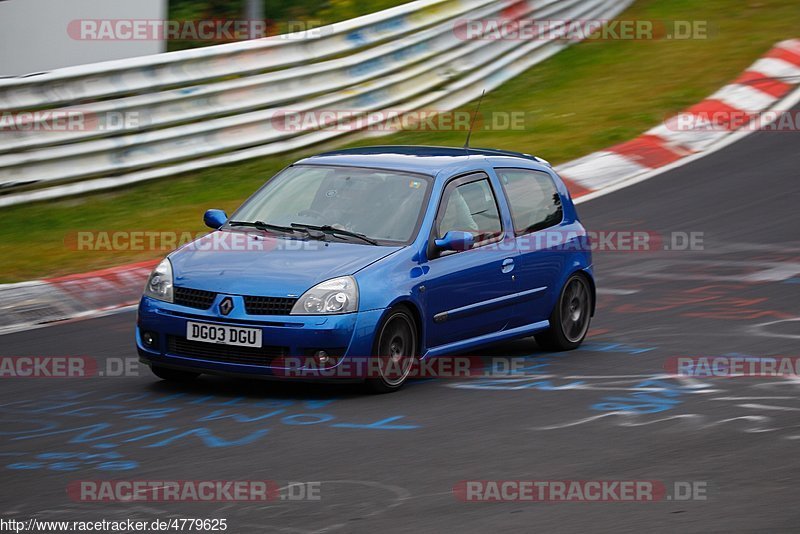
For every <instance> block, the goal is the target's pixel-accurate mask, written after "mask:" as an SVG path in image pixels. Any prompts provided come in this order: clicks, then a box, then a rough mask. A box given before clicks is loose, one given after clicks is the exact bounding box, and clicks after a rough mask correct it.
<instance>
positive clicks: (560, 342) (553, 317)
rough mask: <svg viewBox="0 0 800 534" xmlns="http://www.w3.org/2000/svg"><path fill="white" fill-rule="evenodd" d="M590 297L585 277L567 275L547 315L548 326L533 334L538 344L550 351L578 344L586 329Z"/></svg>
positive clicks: (569, 348) (581, 275) (582, 338)
mask: <svg viewBox="0 0 800 534" xmlns="http://www.w3.org/2000/svg"><path fill="white" fill-rule="evenodd" d="M592 300H593V297H592V290H591V287H590V286H589V280H588V279H587V278H586V276H584V275H583V274H573V275H572V276H570V277H569V279H567V281H566V283H565V284H564V287H563V288H562V289H561V294H560V295H559V297H558V301H557V302H556V305H555V307H554V308H553V313H551V314H550V328H548V329H547V330H545V331H544V332H541V333H539V334H536V335H535V336H534V337H535V338H536V342H537V343H538V344H539V347H541V348H542V349H544V350H547V351H551V352H560V351H565V350H573V349H577V348H578V347H580V345H581V343H583V340H584V338H585V337H586V333H587V332H588V331H589V323H590V322H591V319H592V317H591V315H592V309H593V305H594V303H593V302H592Z"/></svg>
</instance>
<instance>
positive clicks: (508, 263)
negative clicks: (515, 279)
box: [502, 258, 514, 274]
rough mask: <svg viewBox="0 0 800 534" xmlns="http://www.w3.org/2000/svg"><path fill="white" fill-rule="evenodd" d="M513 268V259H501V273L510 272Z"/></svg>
mask: <svg viewBox="0 0 800 534" xmlns="http://www.w3.org/2000/svg"><path fill="white" fill-rule="evenodd" d="M513 270H514V260H512V259H511V258H506V259H504V260H503V269H502V271H503V273H504V274H506V273H510V272H511V271H513Z"/></svg>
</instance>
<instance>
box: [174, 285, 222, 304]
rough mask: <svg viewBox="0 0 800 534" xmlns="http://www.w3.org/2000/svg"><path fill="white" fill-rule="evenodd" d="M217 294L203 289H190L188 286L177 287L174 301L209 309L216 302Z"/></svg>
mask: <svg viewBox="0 0 800 534" xmlns="http://www.w3.org/2000/svg"><path fill="white" fill-rule="evenodd" d="M216 297H217V294H216V293H214V292H213V291H203V290H202V289H189V288H188V287H176V288H175V290H174V293H173V301H174V302H175V304H179V305H181V306H188V307H190V308H197V309H198V310H207V309H209V308H210V307H211V304H213V303H214V299H215V298H216Z"/></svg>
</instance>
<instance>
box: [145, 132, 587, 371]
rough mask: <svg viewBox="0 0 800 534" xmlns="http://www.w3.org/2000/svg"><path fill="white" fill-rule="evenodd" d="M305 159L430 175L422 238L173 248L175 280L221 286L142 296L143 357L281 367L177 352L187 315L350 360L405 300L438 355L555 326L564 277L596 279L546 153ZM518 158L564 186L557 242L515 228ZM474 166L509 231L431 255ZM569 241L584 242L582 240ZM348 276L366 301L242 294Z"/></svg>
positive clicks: (420, 150) (179, 363)
mask: <svg viewBox="0 0 800 534" xmlns="http://www.w3.org/2000/svg"><path fill="white" fill-rule="evenodd" d="M297 164H303V165H334V166H353V167H365V168H377V169H386V170H394V171H406V172H413V173H419V174H425V175H428V176H431V177H432V178H433V184H432V188H431V191H430V195H429V197H428V201H427V207H426V208H425V211H424V216H423V220H422V223H421V227H420V229H419V232H418V233H417V235H416V236H415V238H414V239H413V242H411V243H410V244H408V245H407V246H370V245H366V244H360V243H357V242H355V241H354V242H321V241H302V242H301V243H305V244H306V245H307V246H298V247H285V246H284V247H272V248H271V247H269V246H268V247H266V249H265V250H263V251H252V250H245V251H224V252H219V251H204V250H203V249H204V247H202V246H187V247H184V248H183V249H179V250H177V251H175V252H173V253H172V254H170V256H169V258H170V261H171V262H172V265H173V272H174V285H175V286H176V287H186V288H192V289H196V290H204V291H210V292H214V293H216V297H215V300H214V303H213V304H212V305H211V307H210V308H209V309H207V310H198V309H193V308H187V307H185V306H179V305H177V304H171V303H167V302H162V301H159V300H155V299H152V298H148V297H143V298H142V300H141V303H140V306H139V315H138V325H137V346H138V349H139V353H140V356H141V358H142V359H143V361H145V362H146V363H149V364H159V365H164V366H166V367H176V368H186V369H195V370H198V371H202V372H217V373H237V374H255V375H265V376H269V375H271V374H274V371H275V366H273V365H248V364H246V363H242V362H238V363H233V362H219V361H210V360H206V359H204V358H203V357H202V354H195V355H186V354H182V355H181V354H175V353H171V352H170V350H169V348H168V341H167V336H182V335H185V331H186V322H187V321H189V320H192V321H201V322H206V323H211V324H228V325H239V326H245V327H257V328H260V329H261V330H262V333H263V334H262V335H263V339H264V344H265V345H275V346H280V347H283V348H284V350H286V351H287V352H288V354H291V355H297V356H300V355H303V354H307V351H309V350H314V349H332V350H337V351H339V352H341V356H343V357H342V358H341V359H339V360H338V363H337V364H341V363H342V362H343V361H344V360H345V359H346V358H347V357H368V356H369V355H370V354H371V352H372V348H373V342H374V338H375V334H376V330H377V329H378V326H379V325H380V322H381V319H382V317H383V316H384V314H385V313H386V311H387V310H388V309H390V308H392V307H394V306H396V305H398V304H404V305H406V306H408V307H409V308H410V309H411V310H412V312H413V314H414V315H415V316H416V318H417V319H418V321H417V322H418V328H419V333H420V339H421V342H420V345H421V346H420V347H419V348H420V354H422V355H424V356H426V357H432V356H438V355H442V354H449V353H452V352H456V351H466V350H471V349H473V348H476V347H479V346H482V345H486V344H488V343H492V342H497V341H500V340H503V339H509V338H516V337H525V336H529V335H531V334H533V333H535V332H538V331H541V330H543V329H545V328H547V327H548V321H547V320H548V317H549V316H550V313H551V312H552V310H553V307H554V306H555V303H556V301H557V299H558V297H559V294H560V291H561V288H562V287H563V285H564V283H565V282H566V280H567V279H568V278H569V277H570V276H571V275H572V274H574V273H575V272H577V271H583V272H585V273H586V274H587V276H588V277H589V279H590V281H591V285H592V289H593V288H594V281H593V272H592V260H591V252H590V251H589V250H587V248H586V247H585V246H582V245H581V244H580V243H577V241H578V240H581V239H585V238H584V237H582V236H583V235H585V231H584V229H583V227H582V225H581V223H580V221H579V219H578V216H577V213H576V211H575V207H574V205H573V203H572V200H571V198H570V196H569V192H568V191H567V188H566V186H565V185H564V183H563V181H562V180H561V179H560V178H559V177H558V175H557V174H556V173H555V172H554V171H553V170H552V168H550V166H549V165H548V164H546V163H544V162H542V160H538V159H536V158H533V157H531V156H527V155H523V154H515V153H508V152H503V151H494V150H479V149H469V150H466V149H454V148H438V147H367V148H358V149H349V150H342V151H337V152H330V153H327V154H322V155H318V156H313V157H310V158H306V159H304V160H302V161H300V162H298V163H297ZM509 167H510V168H523V169H530V170H535V171H539V172H543V173H546V174H547V175H549V176H550V177H551V178H552V179H553V181H554V183H555V184H556V187H557V190H558V194H559V196H560V197H561V204H562V209H563V220H562V222H561V223H560V224H559V225H557V226H556V227H555V228H548V229H546V230H543V231H542V233H546V232H553V230H557V231H558V232H559V233H560V234H561V235H565V236H571V237H569V239H568V240H567V241H566V242H564V241H560V242H558V243H552V244H549V243H548V240H547V239H546V235H541V236H537V235H536V234H537V233H536V232H535V233H534V234H529V235H527V236H515V233H514V227H513V221H512V218H511V212H510V208H509V205H508V201H507V199H506V196H505V193H504V189H503V185H502V184H501V181H500V179H499V177H498V175H497V173H496V172H495V169H496V168H509ZM474 172H482V173H484V174H486V175H487V176H488V177H489V180H490V183H491V186H492V189H493V190H494V193H495V197H496V200H497V204H498V208H499V212H500V217H501V220H502V225H503V235H502V236H501V238H500V240H499V242H498V243H495V244H494V245H493V246H491V247H479V248H475V249H472V250H468V251H464V252H459V253H455V254H450V255H446V256H442V257H439V258H436V259H429V258H428V257H427V256H428V250H429V241H430V238H431V232H432V228H433V225H434V221H435V218H436V213H437V208H438V206H439V202H440V200H441V197H442V193H443V191H444V188H445V186H446V184H447V183H448V182H449V181H450V180H451V179H453V178H457V177H460V176H462V175H465V174H467V173H474ZM220 231H224V230H220ZM220 231H218V232H220ZM211 237H212V236H208V237H207V238H205V239H211ZM268 239H272V238H268ZM275 239H276V240H277V239H282V240H283V239H284V238H275ZM295 241H297V240H295ZM572 241H576V243H574V246H571V245H573V243H572ZM297 242H300V241H297ZM583 243H585V241H584V242H583ZM344 275H352V276H354V277H355V279H356V282H357V284H358V288H359V311H358V312H355V313H349V314H341V315H328V316H303V315H258V316H254V315H248V314H247V313H246V311H245V306H244V305H243V301H242V299H243V296H244V295H252V296H267V297H292V296H293V297H299V296H300V295H302V294H303V293H304V292H305V291H306V290H308V289H310V288H311V287H312V286H314V285H316V284H318V283H320V282H322V281H325V280H328V279H331V278H335V277H338V276H344ZM228 296H230V297H231V298H232V299H233V304H234V306H233V311H232V312H231V313H230V314H229V315H227V316H225V315H223V314H222V313H221V312H220V310H219V309H218V308H219V307H218V304H219V302H221V300H222V299H223V298H225V297H228ZM144 331H147V332H150V333H154V334H155V335H157V337H158V341H157V348H148V347H147V346H145V345H144V343H143V342H142V338H141V333H142V332H144Z"/></svg>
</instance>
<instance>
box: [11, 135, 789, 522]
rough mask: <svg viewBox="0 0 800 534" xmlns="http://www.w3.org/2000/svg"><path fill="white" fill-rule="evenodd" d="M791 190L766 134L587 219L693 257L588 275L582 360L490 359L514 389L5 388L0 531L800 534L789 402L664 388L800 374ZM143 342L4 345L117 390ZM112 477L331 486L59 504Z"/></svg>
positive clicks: (613, 265) (609, 267)
mask: <svg viewBox="0 0 800 534" xmlns="http://www.w3.org/2000/svg"><path fill="white" fill-rule="evenodd" d="M543 156H545V157H546V154H543ZM798 173H800V134H798V133H784V132H779V133H778V132H761V133H758V134H755V135H752V136H750V137H748V138H746V139H744V140H743V141H740V142H739V143H736V144H734V145H732V146H729V147H727V148H726V149H724V150H722V151H720V152H717V153H716V154H713V155H711V156H709V157H707V158H704V159H701V160H699V161H696V162H694V163H692V164H690V165H687V166H684V167H681V168H679V169H676V170H674V171H672V172H669V173H666V174H663V175H661V176H658V177H656V178H653V179H651V180H649V181H646V182H643V183H640V184H638V185H635V186H632V187H630V188H627V189H624V190H621V191H618V192H616V193H612V194H610V195H607V196H605V197H601V198H598V199H595V200H592V201H589V202H587V203H584V204H581V205H580V206H579V210H580V212H581V215H582V218H583V220H584V222H585V224H586V225H587V226H588V227H589V228H590V229H593V230H597V231H610V230H639V231H641V230H644V231H649V232H654V233H656V234H658V235H661V236H664V235H669V234H668V233H670V232H685V233H689V232H702V233H703V245H704V250H703V251H680V250H660V251H650V252H620V251H603V252H598V253H596V254H595V265H596V272H597V276H598V280H599V286H600V288H601V294H600V296H599V302H598V311H597V315H596V317H595V320H594V322H593V324H592V330H591V332H590V337H589V339H588V340H587V343H586V344H585V346H584V347H583V348H582V349H581V350H578V351H575V352H571V353H563V354H555V355H554V354H544V353H542V352H541V351H540V350H539V349H538V347H537V346H536V343H535V341H533V340H524V341H519V342H514V343H508V344H506V345H504V346H502V347H496V348H494V349H492V350H489V351H485V352H483V353H481V356H487V357H488V356H508V357H516V358H525V363H526V368H525V370H524V371H523V372H521V373H518V374H512V375H507V376H503V377H489V378H465V379H428V380H419V381H415V382H413V383H411V384H410V385H409V386H408V387H406V388H405V389H404V390H402V391H401V392H399V393H396V394H391V395H382V396H370V395H365V394H362V392H361V390H360V389H359V388H358V387H355V386H352V385H339V384H335V385H313V384H312V385H305V384H285V383H279V384H276V383H269V382H241V381H232V380H227V379H223V378H215V377H203V378H202V379H200V380H199V381H198V382H196V383H195V384H192V385H191V386H182V385H171V384H167V383H165V382H159V381H158V380H156V379H155V377H153V376H151V375H150V373H149V371H148V370H147V369H146V368H144V367H142V368H140V369H139V371H140V373H139V374H140V376H132V377H131V376H128V377H112V376H103V377H93V378H81V379H66V378H64V379H57V378H50V379H47V378H37V379H23V378H16V379H4V380H3V381H2V386H0V387H2V396H1V397H0V398H1V399H2V403H0V404H1V405H0V410H1V411H2V413H0V419H2V423H0V438H2V441H0V463H1V464H2V467H0V469H2V480H3V483H2V486H1V487H0V502H2V503H3V505H2V506H3V508H2V509H1V510H0V515H2V516H3V517H5V518H9V517H14V518H17V519H20V520H25V519H27V518H29V517H32V516H36V517H38V518H40V519H70V520H100V519H104V518H105V519H128V518H132V519H141V520H153V519H169V518H226V519H227V520H228V524H229V529H228V530H229V531H231V532H255V531H264V532H278V531H282V532H381V531H386V532H394V531H397V532H412V531H417V532H441V531H457V532H506V531H527V532H532V531H551V530H559V531H572V532H583V531H634V530H637V531H638V530H647V531H676V530H680V531H693V532H701V531H702V532H709V531H715V532H731V531H739V532H790V531H797V529H798V524H799V523H800V509H799V508H798V506H797V481H798V480H800V462H799V461H798V460H797V458H798V451H800V449H799V448H798V447H800V381H798V380H792V379H789V378H716V377H715V378H707V379H706V378H704V379H690V378H686V377H675V376H665V374H666V371H665V365H667V362H668V360H669V358H671V357H676V356H721V355H737V354H738V355H750V356H800V354H798V339H800V304H799V302H800V209H799V208H798V205H797V204H798V200H800V180H798V176H800V174H798ZM667 243H669V240H667ZM134 320H135V316H134V313H132V312H126V313H120V314H117V315H112V316H107V317H103V318H97V319H91V320H84V321H78V322H72V323H68V324H61V325H55V326H51V327H48V328H43V329H38V330H33V331H29V332H22V333H16V334H11V335H6V336H3V337H2V338H0V346H1V347H2V348H1V349H0V354H2V355H4V356H63V355H74V356H90V357H93V358H97V359H99V360H100V361H101V368H103V369H111V367H114V362H119V361H121V360H120V359H125V360H130V359H134V358H135V356H136V355H135V351H134V346H133V340H132V336H133V326H134ZM104 361H108V362H111V363H109V364H108V365H110V366H111V367H107V366H106V365H105V364H103V362H104ZM111 478H113V479H128V480H130V479H136V480H199V479H203V480H254V479H257V480H272V481H275V482H276V483H277V484H278V485H279V486H286V485H288V484H289V483H292V482H303V483H307V482H311V483H316V482H321V485H319V486H313V487H316V488H318V490H319V499H318V500H315V499H304V500H294V499H288V498H284V499H278V500H274V501H270V502H266V503H265V502H254V503H247V502H216V503H177V504H176V503H159V502H130V503H125V502H121V503H120V502H117V503H98V502H76V501H74V500H73V499H71V498H70V497H69V496H68V495H67V491H66V488H67V486H68V484H69V483H70V482H72V481H76V480H94V479H111ZM470 480H478V481H480V480H654V481H661V482H662V483H663V484H665V486H666V487H667V488H668V489H669V490H671V488H673V487H674V485H673V484H674V483H675V482H679V483H680V482H689V483H700V485H699V486H698V487H703V488H705V496H706V499H705V500H701V499H693V500H686V501H684V500H679V499H678V498H677V496H676V498H673V499H663V500H660V501H659V502H593V503H586V502H571V503H563V502H562V503H535V502H463V501H462V500H461V499H459V498H458V496H457V494H456V493H454V491H453V488H454V486H456V485H457V484H458V483H459V482H460V481H470ZM292 488H300V490H310V489H311V488H312V486H292ZM290 491H293V490H291V489H287V488H284V489H283V490H282V493H281V494H282V495H284V496H286V495H288V494H289V492H290ZM297 495H299V493H298V494H297Z"/></svg>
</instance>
